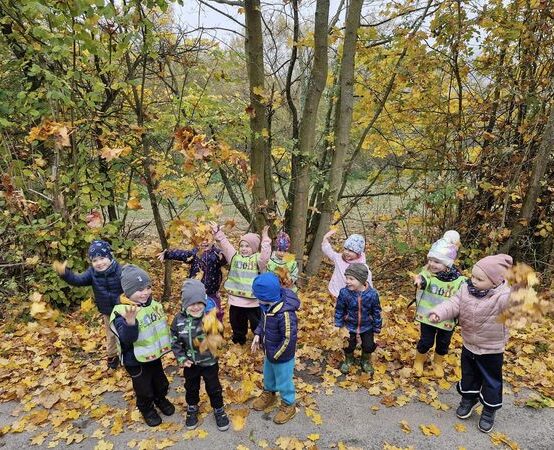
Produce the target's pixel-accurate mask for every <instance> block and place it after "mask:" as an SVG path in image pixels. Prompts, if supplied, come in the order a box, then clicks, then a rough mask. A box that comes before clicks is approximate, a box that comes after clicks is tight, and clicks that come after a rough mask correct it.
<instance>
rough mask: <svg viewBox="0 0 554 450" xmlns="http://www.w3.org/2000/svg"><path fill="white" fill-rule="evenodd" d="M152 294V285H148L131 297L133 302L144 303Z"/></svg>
mask: <svg viewBox="0 0 554 450" xmlns="http://www.w3.org/2000/svg"><path fill="white" fill-rule="evenodd" d="M151 295H152V286H146V287H145V288H144V289H143V290H142V291H137V292H135V293H134V294H133V295H131V296H130V297H129V300H131V301H132V302H133V303H136V304H139V305H144V304H145V303H146V302H147V301H148V299H149V298H150V296H151Z"/></svg>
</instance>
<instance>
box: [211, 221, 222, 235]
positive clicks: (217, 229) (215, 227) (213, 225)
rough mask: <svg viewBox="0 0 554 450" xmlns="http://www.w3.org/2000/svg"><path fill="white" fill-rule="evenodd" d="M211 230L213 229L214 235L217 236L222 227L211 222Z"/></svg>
mask: <svg viewBox="0 0 554 450" xmlns="http://www.w3.org/2000/svg"><path fill="white" fill-rule="evenodd" d="M210 228H211V229H212V233H213V234H216V233H217V232H218V231H219V229H220V226H219V225H218V224H217V223H216V222H213V221H212V222H210Z"/></svg>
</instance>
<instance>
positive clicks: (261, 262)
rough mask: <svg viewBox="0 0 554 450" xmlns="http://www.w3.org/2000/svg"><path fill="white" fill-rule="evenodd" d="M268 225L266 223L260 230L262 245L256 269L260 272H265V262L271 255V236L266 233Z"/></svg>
mask: <svg viewBox="0 0 554 450" xmlns="http://www.w3.org/2000/svg"><path fill="white" fill-rule="evenodd" d="M268 230H269V227H268V226H267V225H266V226H265V227H264V229H263V231H262V245H261V251H260V258H259V259H258V269H259V270H260V272H265V268H266V266H267V262H268V261H269V258H270V257H271V238H270V237H269V235H268V234H267V231H268Z"/></svg>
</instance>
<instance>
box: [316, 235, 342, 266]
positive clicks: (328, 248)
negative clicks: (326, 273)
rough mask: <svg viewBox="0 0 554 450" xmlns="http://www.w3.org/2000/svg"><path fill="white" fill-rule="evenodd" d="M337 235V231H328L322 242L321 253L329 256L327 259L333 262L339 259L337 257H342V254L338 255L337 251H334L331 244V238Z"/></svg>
mask: <svg viewBox="0 0 554 450" xmlns="http://www.w3.org/2000/svg"><path fill="white" fill-rule="evenodd" d="M335 233H336V230H330V231H328V232H327V233H326V234H325V236H323V240H322V241H321V251H322V252H323V254H324V255H325V256H327V258H329V259H330V260H331V261H333V262H334V261H335V260H336V259H337V257H340V253H337V252H336V251H335V250H333V246H332V245H331V243H330V242H329V238H330V237H331V236H333V234H335Z"/></svg>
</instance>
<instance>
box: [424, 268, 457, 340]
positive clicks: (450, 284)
mask: <svg viewBox="0 0 554 450" xmlns="http://www.w3.org/2000/svg"><path fill="white" fill-rule="evenodd" d="M421 275H422V276H423V278H425V281H426V282H427V285H426V286H425V290H423V291H418V295H417V309H416V316H415V320H417V321H418V322H422V323H426V324H428V325H432V326H434V327H437V328H440V329H442V330H447V331H452V330H453V329H454V326H455V325H456V321H455V320H454V319H451V320H443V321H442V322H439V323H433V322H431V321H430V320H429V313H430V312H431V311H432V310H433V308H435V307H436V306H438V305H440V304H441V303H442V302H445V301H447V300H448V299H449V298H450V297H452V296H453V295H454V294H455V293H456V292H458V289H460V286H461V285H462V283H463V282H464V281H465V280H466V278H465V277H458V278H456V279H455V280H454V281H441V280H439V279H438V278H437V277H434V276H432V275H430V274H428V273H422V274H421Z"/></svg>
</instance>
